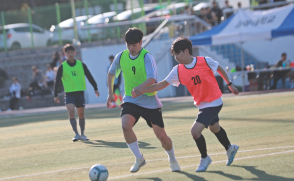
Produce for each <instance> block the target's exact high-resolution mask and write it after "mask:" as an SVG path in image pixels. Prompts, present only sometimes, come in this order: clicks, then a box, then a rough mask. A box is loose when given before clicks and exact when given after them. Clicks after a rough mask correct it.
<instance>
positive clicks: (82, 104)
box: [76, 95, 89, 141]
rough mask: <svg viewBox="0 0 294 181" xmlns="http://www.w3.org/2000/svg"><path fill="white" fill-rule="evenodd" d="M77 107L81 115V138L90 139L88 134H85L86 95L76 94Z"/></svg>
mask: <svg viewBox="0 0 294 181" xmlns="http://www.w3.org/2000/svg"><path fill="white" fill-rule="evenodd" d="M76 107H77V112H78V116H79V125H80V129H81V140H84V141H86V140H89V139H88V138H87V136H86V135H85V134H84V132H85V125H86V122H85V115H84V111H85V98H84V95H77V96H76Z"/></svg>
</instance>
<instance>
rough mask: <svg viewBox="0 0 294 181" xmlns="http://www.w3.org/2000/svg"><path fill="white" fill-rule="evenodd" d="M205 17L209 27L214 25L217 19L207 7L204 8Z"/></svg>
mask: <svg viewBox="0 0 294 181" xmlns="http://www.w3.org/2000/svg"><path fill="white" fill-rule="evenodd" d="M206 17H207V20H206V22H207V23H208V24H210V26H215V25H216V21H217V17H216V15H215V13H214V12H213V11H211V9H210V7H209V6H207V7H206Z"/></svg>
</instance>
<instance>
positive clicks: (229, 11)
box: [223, 1, 234, 19]
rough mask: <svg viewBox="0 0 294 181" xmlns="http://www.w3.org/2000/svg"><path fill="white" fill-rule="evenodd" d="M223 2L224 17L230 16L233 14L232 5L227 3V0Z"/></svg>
mask: <svg viewBox="0 0 294 181" xmlns="http://www.w3.org/2000/svg"><path fill="white" fill-rule="evenodd" d="M225 4H226V5H225V7H224V8H223V14H224V15H225V18H226V19H228V18H229V17H230V16H232V15H233V14H234V11H233V7H232V6H231V5H229V1H225ZM224 11H225V12H224Z"/></svg>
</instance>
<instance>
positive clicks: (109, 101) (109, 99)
mask: <svg viewBox="0 0 294 181" xmlns="http://www.w3.org/2000/svg"><path fill="white" fill-rule="evenodd" d="M113 101H114V95H113V94H108V97H107V102H106V106H107V107H108V108H109V107H110V104H111V103H112V102H113Z"/></svg>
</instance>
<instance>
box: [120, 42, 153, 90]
mask: <svg viewBox="0 0 294 181" xmlns="http://www.w3.org/2000/svg"><path fill="white" fill-rule="evenodd" d="M146 53H148V51H147V50H145V49H144V48H142V50H141V51H140V54H139V56H138V57H137V58H136V59H135V60H132V59H131V58H130V56H129V50H128V49H126V50H125V51H123V52H122V55H121V57H120V67H121V70H122V71H123V76H124V83H125V94H126V95H127V96H132V93H131V91H132V90H133V89H134V88H135V87H137V86H139V85H140V84H142V83H143V82H145V81H146V80H147V75H146V69H145V63H144V57H145V54H146ZM145 94H146V95H148V96H154V95H156V94H157V92H156V91H155V92H149V93H145Z"/></svg>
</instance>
